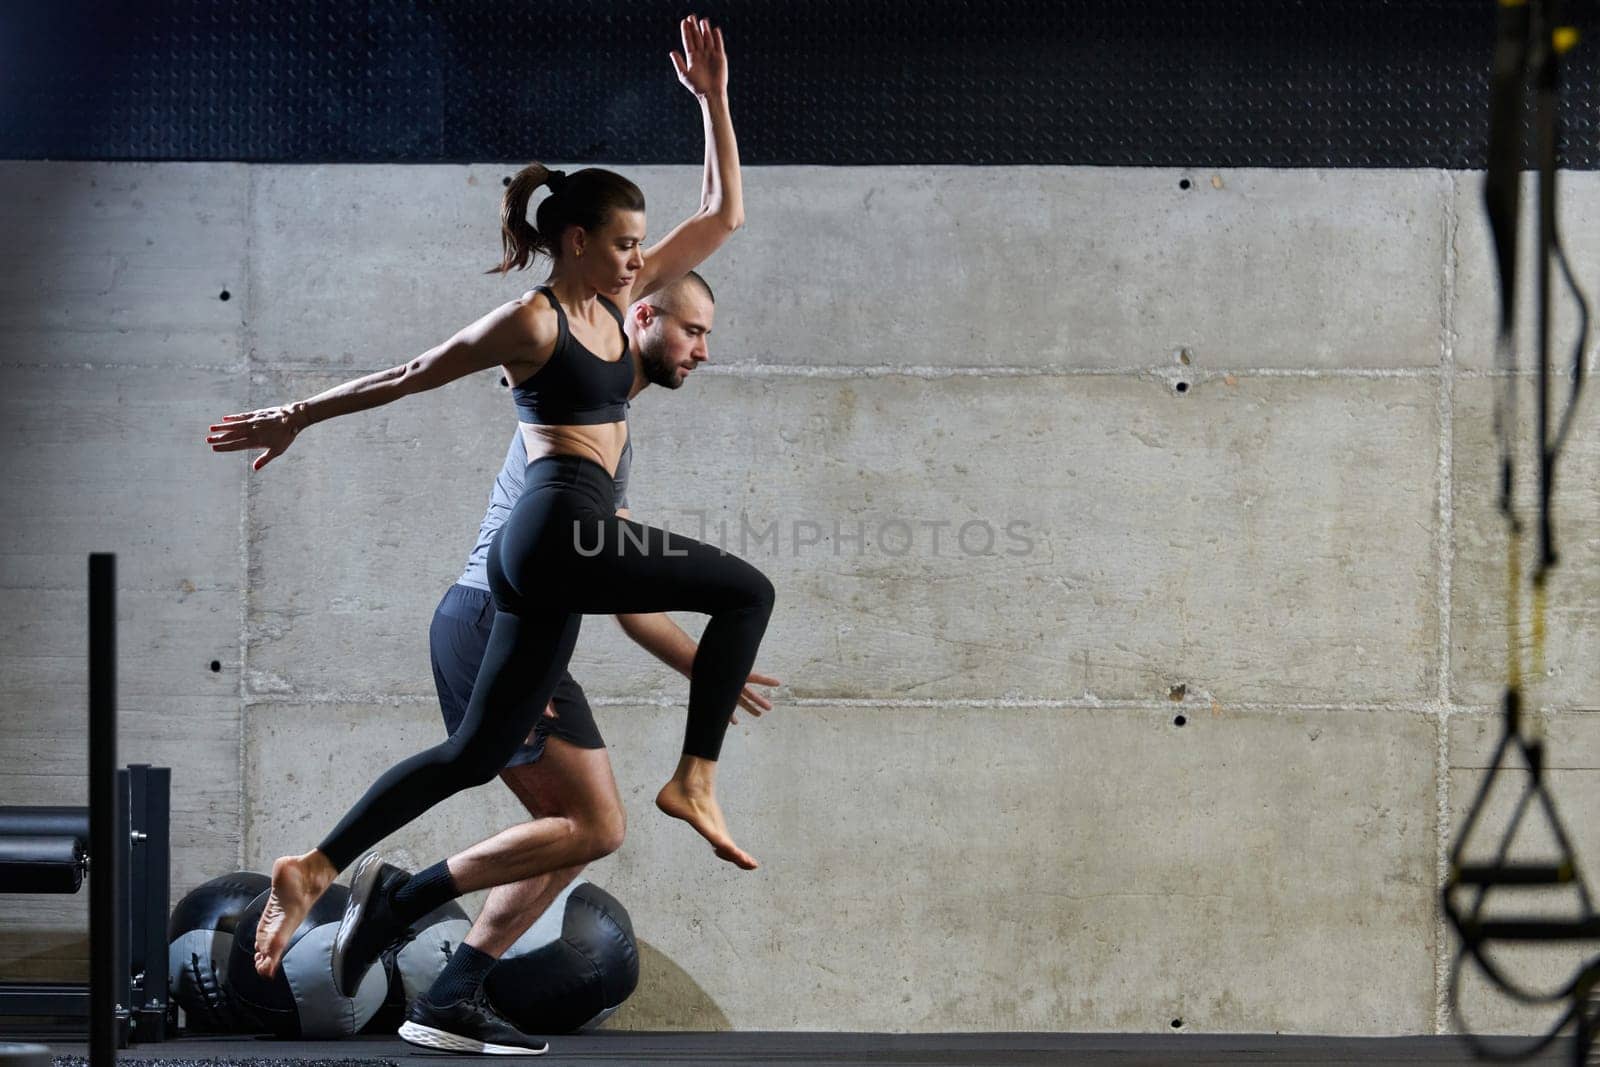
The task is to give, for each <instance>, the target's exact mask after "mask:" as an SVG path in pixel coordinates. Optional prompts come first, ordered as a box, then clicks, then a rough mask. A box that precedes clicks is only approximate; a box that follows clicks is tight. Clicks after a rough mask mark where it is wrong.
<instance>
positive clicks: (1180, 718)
mask: <svg viewBox="0 0 1600 1067" xmlns="http://www.w3.org/2000/svg"><path fill="white" fill-rule="evenodd" d="M1188 721H1189V720H1188V719H1186V718H1184V717H1183V716H1182V715H1179V716H1178V717H1177V718H1176V719H1173V720H1172V725H1174V726H1182V725H1183V724H1184V723H1186V722H1188Z"/></svg>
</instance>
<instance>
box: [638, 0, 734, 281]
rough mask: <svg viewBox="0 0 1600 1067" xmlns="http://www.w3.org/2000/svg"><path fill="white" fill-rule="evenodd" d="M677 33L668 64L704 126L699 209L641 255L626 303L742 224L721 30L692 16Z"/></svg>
mask: <svg viewBox="0 0 1600 1067" xmlns="http://www.w3.org/2000/svg"><path fill="white" fill-rule="evenodd" d="M679 28H680V31H681V33H682V37H683V53H682V54H681V55H680V54H679V53H677V52H674V53H672V65H673V67H674V68H675V69H676V70H677V72H678V80H679V81H680V82H682V83H683V85H684V87H685V88H687V89H688V90H689V91H690V92H692V93H694V95H695V97H696V98H697V99H698V100H699V101H700V117H701V122H702V124H703V125H704V127H705V137H706V166H705V174H704V179H703V184H702V187H701V196H700V210H698V211H696V212H695V213H694V214H693V215H691V216H689V218H687V219H685V220H683V221H682V222H680V223H678V225H677V226H676V227H674V228H673V230H672V232H671V233H669V234H667V235H666V236H665V237H663V238H662V239H661V240H660V241H658V242H657V243H656V244H654V245H652V246H651V247H650V248H649V249H647V250H646V251H645V254H644V269H643V270H641V271H640V272H639V275H638V277H637V278H635V279H634V283H633V290H632V292H631V294H630V295H629V298H628V303H632V302H633V301H635V300H640V299H642V298H644V297H647V296H649V295H650V294H651V293H653V292H655V291H656V290H657V289H660V288H662V287H663V286H666V285H670V284H671V283H673V282H675V281H677V280H678V279H679V278H681V277H683V276H684V275H685V274H687V273H689V272H690V271H691V270H693V269H694V268H695V267H697V266H699V265H700V264H701V263H703V262H704V261H705V259H706V257H708V256H710V255H711V253H713V252H715V251H716V250H717V249H718V248H721V247H722V243H723V242H724V241H726V240H727V239H728V237H729V236H730V235H732V233H733V231H734V230H737V229H738V228H739V227H740V226H743V225H744V186H743V184H742V183H741V181H740V178H739V145H738V142H737V141H735V140H734V136H733V119H732V118H731V117H730V115H729V112H728V56H727V52H726V51H725V49H724V48H723V44H722V31H721V30H719V29H717V28H716V27H714V26H712V25H711V23H709V22H707V21H706V20H705V19H696V18H694V17H692V16H691V17H690V18H686V19H684V20H683V23H682V25H681V26H680V27H679Z"/></svg>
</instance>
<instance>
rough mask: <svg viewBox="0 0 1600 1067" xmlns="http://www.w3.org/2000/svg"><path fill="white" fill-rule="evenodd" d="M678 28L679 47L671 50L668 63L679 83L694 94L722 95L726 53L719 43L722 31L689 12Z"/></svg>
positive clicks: (724, 91) (726, 89)
mask: <svg viewBox="0 0 1600 1067" xmlns="http://www.w3.org/2000/svg"><path fill="white" fill-rule="evenodd" d="M678 30H679V32H680V33H681V34H682V36H683V51H682V52H681V53H679V52H673V53H672V67H673V69H674V70H676V71H677V72H678V80H679V81H680V82H682V83H683V87H684V88H685V89H688V90H689V91H690V92H691V93H693V94H694V95H695V96H717V95H726V94H727V92H728V53H727V52H725V51H724V50H723V47H722V31H721V30H719V29H715V28H713V27H712V25H711V23H710V22H709V21H707V20H706V19H697V18H695V17H694V16H693V15H690V16H689V17H688V18H686V19H684V20H683V22H681V23H680V24H679V26H678Z"/></svg>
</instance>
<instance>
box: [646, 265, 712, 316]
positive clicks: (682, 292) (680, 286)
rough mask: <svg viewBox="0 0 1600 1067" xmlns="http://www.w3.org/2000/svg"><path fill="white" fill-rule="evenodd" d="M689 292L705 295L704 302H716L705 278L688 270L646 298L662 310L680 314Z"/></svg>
mask: <svg viewBox="0 0 1600 1067" xmlns="http://www.w3.org/2000/svg"><path fill="white" fill-rule="evenodd" d="M691 294H693V295H695V296H703V297H705V298H706V302H707V303H710V304H715V303H716V302H717V298H716V297H715V296H713V295H712V293H711V286H710V285H707V284H706V280H705V279H704V278H702V277H700V275H699V274H698V273H696V272H695V271H690V272H689V273H688V274H685V275H684V276H683V277H681V278H679V279H678V280H677V281H675V282H673V283H672V284H671V285H668V286H664V287H662V288H660V289H658V290H656V291H655V292H654V293H651V294H650V296H649V297H648V298H647V299H648V301H649V302H650V303H652V304H654V305H655V306H656V307H658V308H660V309H661V310H662V311H666V312H669V313H673V314H681V313H682V312H683V302H684V300H685V299H686V298H688V297H689V296H690V295H691Z"/></svg>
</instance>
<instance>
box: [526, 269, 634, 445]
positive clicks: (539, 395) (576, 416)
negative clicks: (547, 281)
mask: <svg viewBox="0 0 1600 1067" xmlns="http://www.w3.org/2000/svg"><path fill="white" fill-rule="evenodd" d="M534 292H537V293H543V294H544V296H545V299H546V300H548V301H550V306H551V307H553V308H555V309H556V322H557V324H558V325H557V332H556V347H555V351H553V352H551V353H550V358H549V359H548V360H546V361H545V364H544V366H542V367H540V368H539V369H538V370H537V371H535V372H534V373H533V374H531V375H529V376H528V377H527V378H525V379H523V380H522V381H520V382H518V383H517V384H516V385H514V386H512V387H511V399H512V400H513V401H515V402H516V405H517V417H518V418H519V419H521V420H522V421H523V422H531V423H533V424H534V425H536V426H595V425H598V424H600V423H605V422H621V421H623V420H624V419H625V418H627V410H628V391H629V390H630V389H632V388H633V359H632V357H631V356H630V354H629V352H628V332H627V331H626V330H624V329H623V327H622V312H620V311H618V310H617V306H616V305H615V304H613V303H612V302H611V301H609V300H607V299H606V298H605V297H603V296H602V297H600V302H601V303H602V304H604V305H605V307H606V310H607V311H609V312H611V317H612V318H614V319H616V320H617V330H618V332H620V333H621V334H622V358H621V359H618V360H615V361H612V360H605V359H601V358H600V357H599V356H597V355H595V354H594V353H593V352H591V351H589V350H588V349H587V348H585V347H583V344H582V343H581V342H579V340H578V339H577V338H576V337H573V336H572V331H571V330H570V329H569V328H568V327H567V313H566V312H565V311H564V310H562V307H561V302H560V301H559V300H557V299H556V294H555V293H552V292H551V291H550V287H549V286H547V285H541V286H538V287H536V288H535V289H534Z"/></svg>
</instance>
